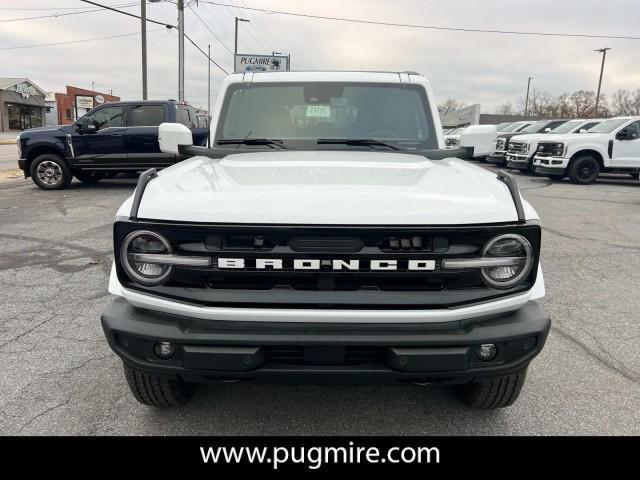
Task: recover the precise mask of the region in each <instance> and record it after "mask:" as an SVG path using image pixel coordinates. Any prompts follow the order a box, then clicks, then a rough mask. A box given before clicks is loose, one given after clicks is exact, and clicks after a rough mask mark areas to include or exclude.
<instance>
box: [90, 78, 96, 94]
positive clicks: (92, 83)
mask: <svg viewBox="0 0 640 480" xmlns="http://www.w3.org/2000/svg"><path fill="white" fill-rule="evenodd" d="M95 91H96V82H93V81H92V82H91V93H93V92H95Z"/></svg>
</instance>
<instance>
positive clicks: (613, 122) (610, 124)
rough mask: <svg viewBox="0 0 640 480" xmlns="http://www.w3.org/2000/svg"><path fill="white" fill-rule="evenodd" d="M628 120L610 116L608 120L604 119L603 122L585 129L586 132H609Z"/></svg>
mask: <svg viewBox="0 0 640 480" xmlns="http://www.w3.org/2000/svg"><path fill="white" fill-rule="evenodd" d="M628 121H629V119H628V118H612V119H610V120H605V121H604V122H602V123H599V124H598V125H596V126H595V127H592V128H590V129H589V130H587V133H611V132H613V131H614V130H615V129H616V128H618V127H619V126H621V125H622V124H624V123H625V122H628Z"/></svg>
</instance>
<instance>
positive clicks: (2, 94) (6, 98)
mask: <svg viewBox="0 0 640 480" xmlns="http://www.w3.org/2000/svg"><path fill="white" fill-rule="evenodd" d="M46 95H47V94H46V92H45V91H44V90H42V89H41V88H40V87H38V86H37V85H36V84H35V83H33V82H32V81H31V80H29V79H28V78H0V132H11V131H16V132H19V131H20V130H24V129H25V128H35V127H42V126H44V125H46V120H45V114H46V107H47V106H46V103H45V97H46Z"/></svg>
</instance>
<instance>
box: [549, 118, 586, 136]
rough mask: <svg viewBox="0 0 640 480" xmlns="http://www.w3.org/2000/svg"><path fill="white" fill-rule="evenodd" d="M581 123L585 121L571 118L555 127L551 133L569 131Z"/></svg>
mask: <svg viewBox="0 0 640 480" xmlns="http://www.w3.org/2000/svg"><path fill="white" fill-rule="evenodd" d="M581 123H584V122H583V121H582V120H569V121H568V122H566V123H563V124H562V125H560V126H558V127H556V128H554V129H553V130H551V132H549V133H569V132H570V131H571V130H573V129H574V128H576V127H577V126H578V125H580V124H581Z"/></svg>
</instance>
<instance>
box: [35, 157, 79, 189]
mask: <svg viewBox="0 0 640 480" xmlns="http://www.w3.org/2000/svg"><path fill="white" fill-rule="evenodd" d="M29 173H30V174H31V179H32V180H33V183H35V184H36V185H37V186H39V187H40V188H42V189H44V190H62V189H64V188H67V187H68V186H69V184H70V183H71V179H72V178H73V176H72V175H71V171H70V170H69V167H67V164H66V162H65V161H64V159H63V158H62V157H60V156H59V155H56V154H55V153H45V154H43V155H40V156H38V157H36V158H34V159H33V161H32V162H31V167H29Z"/></svg>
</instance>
